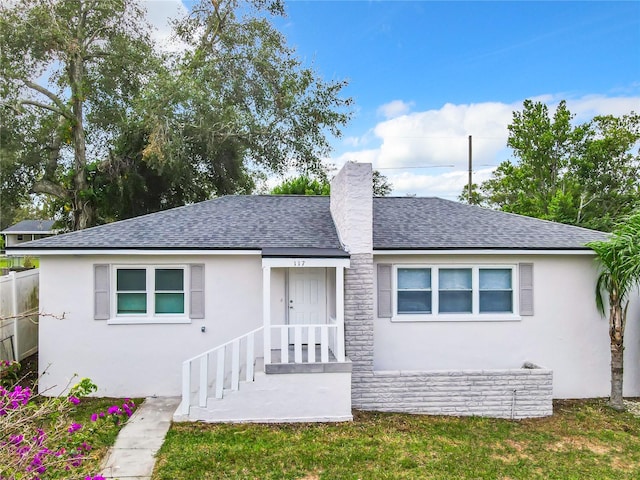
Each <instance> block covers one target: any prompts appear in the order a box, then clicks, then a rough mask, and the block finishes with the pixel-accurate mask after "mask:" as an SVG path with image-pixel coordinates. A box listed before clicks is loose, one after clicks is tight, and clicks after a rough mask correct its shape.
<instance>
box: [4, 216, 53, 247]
mask: <svg viewBox="0 0 640 480" xmlns="http://www.w3.org/2000/svg"><path fill="white" fill-rule="evenodd" d="M54 223H55V220H22V221H21V222H18V223H16V224H15V225H11V226H9V227H7V228H5V229H4V230H2V231H1V232H0V234H2V235H4V245H5V247H11V246H14V245H18V244H19V243H23V242H30V241H32V240H38V239H40V238H45V237H50V236H51V235H55V234H56V233H57V231H56V230H54V228H53V224H54Z"/></svg>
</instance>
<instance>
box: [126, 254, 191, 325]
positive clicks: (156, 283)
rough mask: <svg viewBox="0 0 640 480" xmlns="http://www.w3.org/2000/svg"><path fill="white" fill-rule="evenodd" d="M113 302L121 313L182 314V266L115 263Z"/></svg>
mask: <svg viewBox="0 0 640 480" xmlns="http://www.w3.org/2000/svg"><path fill="white" fill-rule="evenodd" d="M115 303H116V305H115V307H116V309H115V311H116V314H117V315H120V316H129V315H142V316H168V315H174V316H183V315H184V314H185V267H184V266H156V267H138V266H117V267H115Z"/></svg>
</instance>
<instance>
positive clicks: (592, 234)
mask: <svg viewBox="0 0 640 480" xmlns="http://www.w3.org/2000/svg"><path fill="white" fill-rule="evenodd" d="M606 239H607V235H606V234H604V233H602V232H597V231H595V230H588V229H586V228H580V227H574V226H571V225H565V224H562V223H555V222H549V221H545V220H539V219H537V218H531V217H524V216H522V215H516V214H512V213H505V212H500V211H496V210H489V209H487V208H482V207H478V206H475V205H467V204H464V203H459V202H453V201H451V200H443V199H441V198H433V197H428V198H416V197H380V198H374V202H373V248H374V249H379V250H404V249H411V250H433V249H437V250H454V249H457V250H465V249H517V250H547V249H549V250H551V249H553V250H563V249H571V250H575V249H586V247H585V246H584V244H585V243H587V242H590V241H593V240H606Z"/></svg>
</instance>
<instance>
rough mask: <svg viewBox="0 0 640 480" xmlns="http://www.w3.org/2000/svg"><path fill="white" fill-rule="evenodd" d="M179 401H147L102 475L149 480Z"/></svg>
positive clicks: (123, 433)
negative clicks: (156, 456)
mask: <svg viewBox="0 0 640 480" xmlns="http://www.w3.org/2000/svg"><path fill="white" fill-rule="evenodd" d="M179 403H180V399H179V398H167V397H164V398H147V399H146V400H145V401H144V402H142V405H139V406H138V408H137V410H136V411H135V413H134V414H133V415H132V416H131V418H130V419H129V421H128V422H127V424H126V425H125V426H124V428H123V429H122V430H120V433H119V434H118V438H116V443H115V445H114V446H113V447H111V448H110V449H109V453H108V454H107V458H106V459H105V461H104V466H103V469H102V475H103V476H104V477H105V478H107V479H120V480H149V479H150V478H151V474H152V473H153V466H154V465H155V463H156V458H155V455H156V453H157V452H158V450H159V449H160V447H161V446H162V443H163V442H164V437H165V435H166V434H167V431H168V430H169V426H170V425H171V418H172V417H173V413H174V412H175V411H176V408H178V405H179Z"/></svg>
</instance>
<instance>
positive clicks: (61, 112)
mask: <svg viewBox="0 0 640 480" xmlns="http://www.w3.org/2000/svg"><path fill="white" fill-rule="evenodd" d="M18 105H33V106H34V107H38V108H44V109H45V110H49V111H51V112H53V113H57V114H58V115H61V116H63V117H65V118H67V119H69V120H73V115H71V114H70V113H69V112H66V111H64V110H60V109H59V108H58V107H54V106H53V105H47V104H46V103H42V102H36V101H35V100H18Z"/></svg>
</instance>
